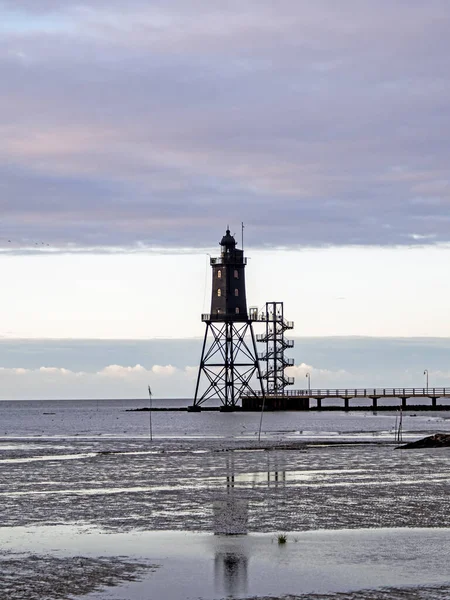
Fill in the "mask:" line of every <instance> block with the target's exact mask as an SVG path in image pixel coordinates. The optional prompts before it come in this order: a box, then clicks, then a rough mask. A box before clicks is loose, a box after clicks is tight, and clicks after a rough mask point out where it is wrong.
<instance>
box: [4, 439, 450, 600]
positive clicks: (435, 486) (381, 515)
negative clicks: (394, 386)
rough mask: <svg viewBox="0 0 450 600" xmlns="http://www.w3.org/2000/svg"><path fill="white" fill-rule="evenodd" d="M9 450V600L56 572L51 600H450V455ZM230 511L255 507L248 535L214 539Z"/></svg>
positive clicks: (275, 447)
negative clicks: (238, 502) (232, 501)
mask: <svg viewBox="0 0 450 600" xmlns="http://www.w3.org/2000/svg"><path fill="white" fill-rule="evenodd" d="M0 450H1V459H0V463H1V464H0V468H1V471H2V482H3V485H2V487H1V490H0V506H1V514H2V527H0V548H1V550H0V560H1V561H2V565H3V567H2V571H3V572H8V573H9V575H8V577H6V578H5V577H2V578H0V598H5V599H6V598H8V600H19V599H20V600H24V599H27V600H34V599H35V598H36V599H37V598H42V597H43V596H42V595H40V596H39V595H36V594H37V592H36V587H34V588H33V585H31V582H32V581H34V582H36V578H39V577H41V578H42V579H44V580H48V578H49V577H50V575H51V577H54V579H53V580H52V581H53V584H52V586H50V587H52V589H48V590H47V591H46V594H47V595H46V596H45V597H46V598H48V599H49V600H51V599H52V598H69V597H75V595H77V597H79V598H81V597H82V598H83V600H84V599H86V600H88V599H89V600H91V599H92V600H94V599H95V600H97V599H99V600H100V599H106V598H111V599H115V600H116V599H117V600H119V599H123V600H124V599H130V600H144V598H145V600H148V598H167V599H168V600H171V599H172V598H173V599H174V600H175V599H178V598H180V599H182V598H188V597H189V598H200V597H202V598H205V599H206V598H211V599H212V598H214V599H216V598H224V597H226V596H229V595H231V597H236V598H250V597H253V596H256V595H258V596H260V597H264V596H266V597H273V598H280V597H288V595H289V594H290V595H291V596H292V597H294V596H295V597H300V598H301V597H302V595H303V597H305V598H306V597H308V598H315V597H317V598H328V597H337V598H370V599H376V598H403V599H413V598H414V599H416V598H436V599H437V598H444V597H449V595H450V591H449V590H450V586H449V585H448V582H450V573H448V569H447V563H446V561H445V559H446V556H448V554H449V550H450V529H447V528H449V527H450V514H449V511H448V489H449V483H450V469H449V467H450V449H446V448H442V449H422V450H414V451H411V450H409V451H400V450H394V445H393V444H392V443H376V444H362V445H361V444H357V445H355V444H342V445H336V444H335V445H332V444H327V443H321V444H311V443H301V444H299V443H289V444H286V443H285V442H282V441H279V442H277V441H274V440H272V441H267V442H265V443H264V444H263V447H262V448H259V447H258V444H257V443H256V442H255V441H245V440H226V441H225V440H211V439H207V440H201V439H183V440H181V441H180V440H178V439H159V440H155V441H154V442H153V443H150V442H149V441H148V440H147V441H146V440H143V439H120V440H118V439H113V438H111V439H107V438H102V439H99V438H92V439H90V438H86V439H74V438H73V437H72V438H58V439H49V438H47V439H45V438H40V439H30V438H24V439H19V438H14V439H10V440H8V441H5V440H3V441H1V442H0ZM5 482H7V485H6V484H5ZM220 498H238V499H243V500H245V501H246V502H247V503H248V511H249V512H248V530H249V535H247V536H239V537H233V538H230V537H223V536H214V535H213V529H214V516H213V504H214V502H215V501H216V500H217V499H220ZM279 532H287V534H288V543H287V544H286V545H284V546H278V544H277V542H276V534H277V533H279ZM5 561H6V562H5ZM8 561H19V562H15V563H12V562H9V563H8ZM20 561H22V563H20ZM61 561H63V562H61ZM64 561H65V562H64ZM80 561H81V562H80ZM83 561H86V562H83ZM96 561H97V562H96ZM98 561H100V562H98ZM102 561H103V562H102ZM7 564H9V565H10V567H11V565H14V568H9V570H8V569H7V568H6V565H7ZM20 565H22V566H20ZM33 565H34V566H35V567H36V568H35V569H34V571H33ZM80 565H85V569H83V568H80ZM155 566H158V568H155ZM14 572H16V573H17V575H16V576H15V575H14ZM24 572H28V573H33V572H34V573H35V577H24V576H23V573H24ZM21 573H22V575H21ZM64 573H68V574H71V573H72V574H73V575H67V576H66V577H64ZM58 574H59V575H58ZM130 578H131V579H133V578H137V579H138V580H139V581H133V580H131V581H130V580H129V579H130ZM27 582H28V583H27ZM87 584H89V585H91V587H90V588H89V587H88V588H83V586H84V585H87ZM34 585H35V583H34ZM64 586H65V587H64ZM99 586H100V587H99ZM104 586H107V587H104ZM411 586H412V587H411ZM386 587H389V588H391V589H390V591H386V590H384V591H383V590H382V589H381V588H386ZM394 588H395V589H394ZM363 590H365V591H363ZM57 593H58V594H60V595H56V594H57ZM330 593H339V594H341V595H340V596H329V595H328V596H327V594H330ZM52 594H53V595H52ZM61 594H63V595H61ZM64 594H66V595H64ZM70 594H72V595H70ZM80 594H81V596H80ZM305 594H306V596H305ZM311 594H316V596H311ZM317 594H318V595H317ZM342 594H343V595H342ZM345 594H347V595H345ZM352 594H353V595H352Z"/></svg>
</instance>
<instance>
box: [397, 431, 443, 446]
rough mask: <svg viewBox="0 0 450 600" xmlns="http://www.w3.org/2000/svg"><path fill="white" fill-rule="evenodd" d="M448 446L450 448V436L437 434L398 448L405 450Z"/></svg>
mask: <svg viewBox="0 0 450 600" xmlns="http://www.w3.org/2000/svg"><path fill="white" fill-rule="evenodd" d="M446 446H450V434H448V433H435V434H434V435H430V436H428V437H425V438H422V439H421V440H417V441H416V442H409V444H404V445H403V446H398V448H401V449H402V450H404V449H405V448H406V449H408V448H444V447H446Z"/></svg>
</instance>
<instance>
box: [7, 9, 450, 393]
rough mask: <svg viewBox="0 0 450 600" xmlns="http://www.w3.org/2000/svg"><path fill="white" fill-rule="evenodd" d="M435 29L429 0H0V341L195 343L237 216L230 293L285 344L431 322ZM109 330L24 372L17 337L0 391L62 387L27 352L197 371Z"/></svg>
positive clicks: (438, 205) (435, 228) (447, 176)
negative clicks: (236, 265)
mask: <svg viewBox="0 0 450 600" xmlns="http://www.w3.org/2000/svg"><path fill="white" fill-rule="evenodd" d="M449 34H450V11H449V7H448V1H447V0H429V1H428V2H426V3H425V2H422V1H421V0H396V2H391V1H390V0H379V1H378V2H373V1H372V0H342V1H341V2H339V3H338V2H335V1H334V0H315V1H314V2H310V1H309V0H277V1H276V2H275V1H274V0H272V1H269V0H257V1H253V0H247V1H246V2H244V3H243V2H237V1H233V0H231V1H230V2H227V3H223V2H218V1H216V0H211V1H209V2H199V1H198V0H183V1H179V0H173V1H172V2H170V3H167V2H161V1H157V0H153V1H152V0H145V1H144V0H128V1H127V2H126V3H124V2H119V1H118V0H108V2H106V1H105V0H95V1H94V0H91V1H85V2H83V1H75V0H65V1H64V2H60V1H56V0H40V1H39V2H36V1H35V0H11V1H9V0H0V90H1V93H0V128H1V144H0V272H1V273H2V275H3V286H2V288H3V293H2V294H1V296H0V340H3V341H4V342H5V343H10V342H12V341H14V340H31V341H30V342H29V343H30V344H32V345H33V343H37V340H41V342H40V343H42V344H43V345H42V348H44V347H48V348H50V346H49V344H50V345H51V343H57V342H55V340H72V343H73V344H74V347H75V346H76V343H81V341H80V340H88V339H91V340H110V341H111V342H110V343H111V344H115V343H117V344H119V341H121V340H122V341H123V340H140V341H143V340H153V341H154V342H155V343H156V342H158V341H159V343H160V344H163V343H164V340H166V339H168V340H171V343H172V348H175V347H178V346H180V347H184V345H183V340H194V341H195V343H198V340H199V339H200V338H201V336H202V335H203V324H202V323H201V320H200V314H201V313H202V312H207V311H208V305H209V300H210V267H209V264H208V261H209V255H213V256H214V254H215V253H217V252H218V250H219V246H218V242H219V241H220V238H221V236H222V235H223V233H224V230H225V228H226V226H227V225H230V228H231V230H232V233H235V234H236V239H237V240H238V241H239V242H240V240H241V222H244V224H245V230H244V233H245V238H244V241H245V251H246V254H247V255H248V257H249V263H248V267H247V291H248V301H249V304H250V305H254V306H258V307H263V306H264V303H265V302H266V301H274V300H276V301H284V302H285V312H286V314H287V315H288V317H289V318H290V319H293V320H294V321H295V323H296V328H295V336H296V337H299V339H301V338H302V336H303V337H304V338H318V343H319V344H320V343H322V344H324V343H325V342H324V341H323V340H324V339H329V338H330V337H333V336H337V337H339V338H341V337H348V336H357V337H362V338H364V339H365V340H366V342H367V352H368V356H370V348H371V345H370V344H371V343H372V341H371V338H373V337H375V338H377V339H378V338H379V340H386V339H387V338H392V339H397V340H402V339H404V338H405V339H410V340H413V339H415V338H430V339H434V338H446V337H450V320H449V318H448V309H447V307H448V305H449V299H450V283H449V282H448V277H447V272H448V268H447V265H448V263H449V259H450V226H449V225H450V212H449V210H448V208H449V204H450V168H449V167H450V144H449V141H448V135H447V133H448V131H450V76H449V73H448V55H449V54H450V35H449ZM33 340H34V341H33ZM45 340H48V344H46V343H45ZM77 340H78V342H77ZM320 340H322V342H320ZM377 343H378V342H377ZM380 343H381V342H380ZM386 343H388V342H386ZM123 344H125V345H123ZM177 344H178V345H177ZM411 344H412V345H411V353H410V355H411V356H412V354H413V353H414V352H417V347H416V346H415V345H414V343H413V341H411ZM119 345H120V348H121V351H120V353H119V351H118V350H117V352H118V353H119V354H120V360H119V358H117V360H118V361H119V362H118V363H117V364H115V363H114V362H108V358H109V357H108V354H106V356H104V353H102V356H104V359H103V363H102V364H101V365H99V364H97V363H98V360H97V359H98V356H97V354H96V353H97V352H98V347H90V346H89V345H88V346H86V348H85V352H84V354H83V356H84V364H83V365H80V364H78V363H77V365H75V364H72V362H71V361H72V360H74V359H73V355H65V358H66V363H65V364H61V363H59V362H58V364H56V363H55V356H54V353H53V351H50V349H49V350H48V354H45V353H44V354H42V353H41V354H40V355H39V357H40V360H41V362H42V364H33V366H32V367H30V368H31V369H32V370H33V369H34V370H36V369H37V371H36V372H34V371H33V377H32V379H30V380H29V381H28V383H27V382H26V383H25V384H24V383H23V380H24V379H26V377H22V380H21V381H20V382H19V381H18V379H19V378H20V376H23V375H24V373H23V372H22V371H21V369H22V370H25V371H26V369H27V367H26V362H27V352H25V350H24V352H23V353H20V352H14V353H13V356H14V359H15V364H14V365H10V361H9V360H8V361H7V362H8V365H10V366H9V367H8V368H6V366H5V367H2V366H1V364H0V377H1V376H2V375H1V369H2V368H3V369H4V371H3V379H4V381H5V382H6V381H7V382H8V385H6V387H4V388H3V391H2V392H1V397H5V398H7V397H11V396H12V395H14V397H17V393H16V392H17V390H19V389H20V390H21V392H20V394H19V395H20V397H31V395H32V393H34V394H41V395H45V394H51V393H52V390H53V391H55V390H56V389H58V394H59V397H64V396H65V395H70V394H71V393H72V392H73V390H74V387H73V385H74V384H73V381H70V382H68V383H67V382H66V383H65V384H64V381H66V380H65V379H64V374H61V373H60V372H59V371H58V376H59V377H60V379H61V382H60V383H58V386H59V387H57V386H56V387H53V388H51V386H50V388H49V384H48V382H47V383H46V381H47V380H46V379H45V377H44V374H45V373H46V372H45V371H42V372H41V371H40V369H41V368H45V369H66V370H67V371H69V372H70V373H72V372H74V373H75V372H76V373H81V372H82V373H88V374H90V376H92V377H91V379H90V380H89V381H87V380H86V381H84V379H83V377H84V376H81V375H78V381H80V380H83V385H82V386H79V388H80V391H79V392H77V393H78V395H84V396H85V397H90V396H93V395H95V394H100V395H101V396H102V397H107V396H108V395H110V394H112V393H116V390H117V389H118V388H117V387H116V384H115V383H114V382H113V383H111V382H110V380H109V379H108V378H105V377H103V376H102V375H99V373H101V372H102V369H108V368H109V367H113V368H117V369H119V370H120V369H122V371H121V373H122V375H123V376H124V377H125V378H128V379H126V382H127V381H128V383H129V387H128V388H127V387H126V382H125V383H124V387H123V388H121V393H123V394H124V395H130V394H131V395H132V396H133V395H134V394H136V390H137V389H138V383H137V381H138V380H139V385H142V382H141V381H140V379H136V377H137V375H139V377H140V376H142V378H143V379H144V378H147V379H148V378H149V377H150V378H154V379H156V381H158V382H159V388H160V394H159V395H160V396H173V395H177V394H181V392H182V390H180V389H179V385H178V383H177V381H179V372H178V371H176V369H182V370H183V373H184V372H186V373H188V374H189V377H191V376H192V373H191V369H194V371H195V368H196V365H197V364H198V358H197V357H196V356H197V355H196V354H195V353H194V356H193V352H192V349H191V350H190V351H189V352H186V354H185V355H184V359H183V360H181V359H180V360H181V362H179V363H177V366H176V367H175V366H174V364H173V363H174V360H171V356H170V355H169V356H166V353H164V352H162V354H163V355H164V356H165V358H164V361H163V360H159V359H158V353H156V354H155V353H150V355H147V354H146V353H144V355H143V356H142V357H140V358H139V357H136V356H135V353H132V352H130V351H129V353H128V354H127V353H126V352H122V350H123V348H129V343H128V342H126V343H125V342H120V344H119ZM325 346H326V347H328V346H327V345H325ZM325 346H324V354H323V356H325V354H326V352H325ZM118 347H119V346H118ZM138 347H140V346H139V345H138ZM161 347H162V346H161ZM300 347H301V346H300ZM402 347H403V346H402ZM343 348H344V347H343ZM386 348H387V346H386ZM361 351H362V352H363V350H361ZM386 351H387V350H386ZM174 352H175V350H174ZM198 352H199V350H198ZM198 352H197V354H198ZM339 352H342V353H343V361H342V365H338V367H337V370H338V371H339V372H340V371H341V370H342V369H343V370H344V371H345V372H348V373H350V374H351V377H353V378H354V379H355V380H356V379H358V378H359V377H360V376H361V377H362V378H363V379H364V377H365V378H366V379H367V380H376V379H377V377H378V372H379V369H378V371H377V372H375V367H374V366H372V364H371V361H370V360H368V361H367V364H366V366H365V369H366V370H365V371H364V370H362V371H361V372H360V371H358V373H356V372H353V371H352V368H353V366H354V364H355V363H354V361H355V357H354V354H352V353H350V354H348V355H347V354H346V352H347V350H345V348H344V349H341V350H340V351H339ZM380 352H381V354H383V352H384V351H383V350H380ZM420 352H422V354H421V359H420V361H419V362H421V363H422V364H424V365H425V366H427V365H428V367H429V368H430V372H431V370H433V369H434V371H435V372H436V375H437V374H439V377H441V378H444V379H445V375H444V373H445V372H446V370H445V369H444V366H445V365H441V364H439V365H438V364H437V363H436V365H434V366H433V365H431V364H430V362H431V355H430V354H429V345H427V344H425V343H424V344H423V345H421V350H420ZM363 353H364V352H363ZM2 356H3V353H1V352H0V358H1V357H2ZM347 356H348V360H347V358H346V357H347ZM396 357H397V358H396ZM295 359H296V368H298V369H300V371H299V375H300V377H299V379H300V378H303V371H302V370H301V369H305V368H308V369H309V370H311V369H314V370H315V372H316V373H317V374H318V375H319V376H324V374H323V373H322V375H320V373H321V372H322V371H326V370H327V368H326V364H325V363H326V360H325V358H323V363H324V364H321V355H320V353H319V354H318V355H315V354H313V355H311V359H309V358H308V352H307V351H306V347H305V354H304V355H302V354H301V353H299V354H298V355H296V357H295ZM3 360H5V359H3ZM308 360H310V362H308ZM311 360H313V361H315V362H314V363H312V362H311ZM390 360H391V362H392V361H393V362H392V364H394V363H395V365H397V367H396V368H397V371H394V372H392V374H391V376H392V378H393V379H395V380H396V381H399V382H400V381H403V380H408V377H409V376H408V374H407V372H406V371H407V370H408V367H407V366H405V365H404V364H403V358H400V357H399V356H397V355H396V354H395V353H393V354H392V356H391V359H390ZM411 360H412V359H411ZM352 361H353V362H352ZM412 362H414V361H412ZM438 362H439V361H438ZM94 364H95V365H96V366H95V367H94ZM137 365H139V366H141V367H142V368H143V369H144V370H145V371H146V373H145V374H143V373H142V371H140V372H139V373H138V371H139V369H137V368H136V366H137ZM302 365H306V367H302ZM155 368H156V373H155V372H153V369H155ZM5 369H13V370H14V369H16V370H17V369H18V371H17V372H16V371H13V372H10V371H8V370H7V371H5ZM117 369H116V371H117ZM161 369H162V370H161ZM358 369H362V367H361V366H360V367H358ZM147 371H148V373H147ZM416 371H417V369H416ZM418 372H419V374H420V372H422V373H423V369H421V368H420V369H419V371H418ZM55 373H56V372H55ZM162 373H164V375H163V374H162ZM47 374H48V373H47ZM124 374H127V375H124ZM65 375H67V373H66V374H65ZM70 377H71V376H70ZM102 377H103V378H102ZM327 377H328V375H327ZM333 377H335V378H336V380H339V377H340V375H339V374H336V375H334V374H333V375H331V376H330V377H329V379H330V378H331V380H333ZM349 377H350V376H349ZM351 377H350V379H351ZM66 379H67V377H66ZM419 379H420V378H419ZM444 379H443V380H444ZM190 385H191V383H190V380H189V379H188V380H187V381H186V383H185V387H183V390H184V389H186V390H188V388H189V386H190ZM299 385H300V384H299ZM301 385H303V382H302V384H301ZM395 385H397V384H395ZM182 395H185V396H189V395H190V394H189V393H188V392H186V393H184V394H182Z"/></svg>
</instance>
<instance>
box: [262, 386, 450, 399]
mask: <svg viewBox="0 0 450 600" xmlns="http://www.w3.org/2000/svg"><path fill="white" fill-rule="evenodd" d="M269 393H270V392H269ZM284 395H285V396H305V397H307V398H316V397H319V398H386V397H391V398H410V397H414V396H419V397H428V398H440V397H443V396H450V387H449V388H445V387H438V388H435V387H433V388H430V387H429V388H401V387H396V388H346V389H311V390H308V389H306V390H287V391H285V392H284Z"/></svg>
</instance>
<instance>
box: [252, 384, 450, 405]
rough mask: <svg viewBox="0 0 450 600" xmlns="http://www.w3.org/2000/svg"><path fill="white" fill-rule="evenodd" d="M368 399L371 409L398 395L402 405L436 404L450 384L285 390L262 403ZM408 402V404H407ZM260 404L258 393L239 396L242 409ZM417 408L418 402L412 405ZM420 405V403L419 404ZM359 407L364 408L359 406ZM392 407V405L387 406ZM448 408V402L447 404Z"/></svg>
mask: <svg viewBox="0 0 450 600" xmlns="http://www.w3.org/2000/svg"><path fill="white" fill-rule="evenodd" d="M364 398H368V399H369V400H371V401H372V402H371V405H370V406H367V408H370V409H371V410H377V408H378V409H380V408H382V407H381V406H379V404H378V401H379V400H380V399H384V398H386V399H388V398H389V399H390V398H398V399H399V400H401V407H402V408H403V409H406V408H407V407H408V400H410V399H414V400H424V399H429V400H431V402H430V403H429V407H430V408H435V407H437V406H438V403H437V401H438V399H439V398H449V399H450V387H448V388H441V387H440V388H434V387H433V388H430V387H429V388H354V389H350V388H346V389H306V390H285V392H284V394H283V395H282V396H280V395H278V394H270V393H268V394H266V400H265V404H266V407H267V408H268V409H269V410H308V409H309V408H317V409H319V410H320V409H321V408H325V407H324V406H323V405H322V402H323V401H324V400H328V399H333V400H335V399H342V400H343V402H344V410H350V401H351V400H355V399H364ZM311 400H315V401H316V406H310V403H311ZM410 404H411V403H410ZM261 405H262V395H261V394H258V396H257V397H256V398H250V397H247V396H243V397H242V408H244V410H258V408H261ZM413 406H414V408H417V403H414V404H413ZM422 406H423V405H422ZM358 408H363V407H361V405H359V406H358ZM383 408H384V407H383ZM389 408H392V405H391V406H389ZM449 408H450V405H449Z"/></svg>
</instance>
